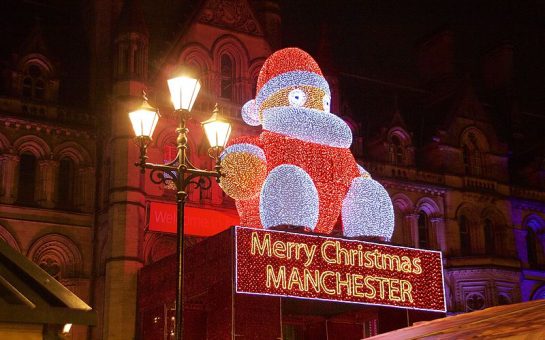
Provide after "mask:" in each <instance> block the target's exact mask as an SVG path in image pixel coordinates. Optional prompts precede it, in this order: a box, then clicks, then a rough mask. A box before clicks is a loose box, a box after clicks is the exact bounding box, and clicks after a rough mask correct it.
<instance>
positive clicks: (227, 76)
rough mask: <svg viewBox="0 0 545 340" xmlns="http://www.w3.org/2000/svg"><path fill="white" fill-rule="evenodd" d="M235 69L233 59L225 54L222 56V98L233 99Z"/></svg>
mask: <svg viewBox="0 0 545 340" xmlns="http://www.w3.org/2000/svg"><path fill="white" fill-rule="evenodd" d="M233 83H234V67H233V61H232V60H231V58H230V57H229V56H228V55H227V54H224V55H222V56H221V89H220V90H221V91H220V97H222V98H226V99H233V85H234V84H233Z"/></svg>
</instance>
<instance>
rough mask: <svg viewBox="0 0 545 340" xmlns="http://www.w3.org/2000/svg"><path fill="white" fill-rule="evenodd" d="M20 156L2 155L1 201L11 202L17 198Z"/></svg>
mask: <svg viewBox="0 0 545 340" xmlns="http://www.w3.org/2000/svg"><path fill="white" fill-rule="evenodd" d="M18 166H19V156H17V155H10V154H4V155H0V202H1V203H7V204H11V203H13V202H15V200H16V199H17V168H18Z"/></svg>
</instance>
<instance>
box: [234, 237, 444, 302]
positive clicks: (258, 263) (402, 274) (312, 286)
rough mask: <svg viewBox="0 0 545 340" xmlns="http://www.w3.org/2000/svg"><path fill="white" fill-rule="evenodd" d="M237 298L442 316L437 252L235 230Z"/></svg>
mask: <svg viewBox="0 0 545 340" xmlns="http://www.w3.org/2000/svg"><path fill="white" fill-rule="evenodd" d="M235 245H236V289H237V292H238V293H250V294H262V295H277V296H289V297H296V298H308V299H317V300H328V301H343V302H351V303H365V304H374V305H385V306H395V307H403V308H412V309H420V310H429V311H441V312H444V311H445V296H444V287H443V263H442V257H441V252H439V251H432V250H421V249H412V248H405V247H397V246H389V245H383V244H376V243H371V242H363V241H356V240H346V239H339V238H332V237H326V236H319V235H309V234H296V233H289V232H282V231H270V230H263V229H252V228H245V227H237V228H235Z"/></svg>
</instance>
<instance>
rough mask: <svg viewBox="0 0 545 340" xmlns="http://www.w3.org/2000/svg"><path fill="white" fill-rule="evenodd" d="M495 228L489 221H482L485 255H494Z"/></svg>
mask: <svg viewBox="0 0 545 340" xmlns="http://www.w3.org/2000/svg"><path fill="white" fill-rule="evenodd" d="M494 232H495V226H494V223H493V222H492V221H491V220H490V219H488V218H487V219H485V220H484V246H485V250H486V254H487V255H494V254H496V236H495V234H494Z"/></svg>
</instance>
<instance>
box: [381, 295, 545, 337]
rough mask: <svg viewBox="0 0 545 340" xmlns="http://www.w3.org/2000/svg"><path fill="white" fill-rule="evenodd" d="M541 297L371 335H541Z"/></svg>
mask: <svg viewBox="0 0 545 340" xmlns="http://www.w3.org/2000/svg"><path fill="white" fill-rule="evenodd" d="M543 320H545V300H535V301H528V302H522V303H516V304H512V305H503V306H497V307H491V308H487V309H484V310H480V311H474V312H471V313H465V314H459V315H456V316H449V317H446V318H442V319H436V320H433V321H424V322H420V323H418V324H415V325H414V326H411V327H406V328H402V329H398V330H396V331H392V332H388V333H384V334H380V335H377V336H374V337H372V339H431V338H433V339H469V338H472V339H473V338H485V339H487V338H488V339H530V338H531V339H545V322H544V321H543Z"/></svg>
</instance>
